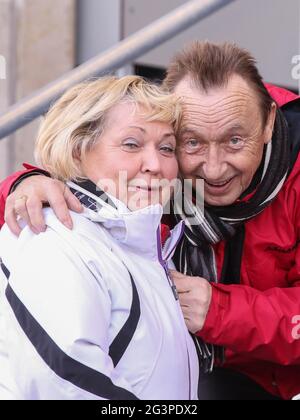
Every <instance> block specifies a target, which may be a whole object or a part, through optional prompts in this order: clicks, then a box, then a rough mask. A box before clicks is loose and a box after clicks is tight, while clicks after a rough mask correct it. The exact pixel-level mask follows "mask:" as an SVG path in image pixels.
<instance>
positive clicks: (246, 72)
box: [164, 41, 274, 124]
mask: <svg viewBox="0 0 300 420" xmlns="http://www.w3.org/2000/svg"><path fill="white" fill-rule="evenodd" d="M235 74H237V75H239V76H241V77H242V78H243V79H244V80H245V81H246V82H248V83H249V85H250V86H252V87H253V88H254V90H255V91H256V93H257V95H258V98H259V102H260V106H261V111H262V117H263V123H264V124H265V123H266V122H267V119H268V116H269V113H270V111H271V106H272V103H273V102H274V100H273V99H272V97H271V96H270V95H269V93H268V91H267V89H266V87H265V85H264V83H263V80H262V77H261V75H260V73H259V71H258V69H257V63H256V60H255V59H254V57H253V56H252V55H251V54H250V53H249V52H248V51H247V50H245V49H243V48H240V47H239V46H238V45H236V44H233V43H223V44H214V43H211V42H208V41H205V42H200V41H195V42H192V43H191V44H189V45H188V46H187V47H185V48H184V49H183V50H182V51H180V52H179V53H178V54H176V55H175V57H174V58H173V60H172V61H171V63H170V65H169V67H168V70H167V76H166V78H165V80H164V86H165V87H166V88H167V89H169V90H171V91H173V90H174V88H175V87H176V86H177V85H178V83H179V82H180V81H181V80H182V79H184V78H185V77H190V78H191V80H192V82H193V83H194V84H195V86H196V87H199V88H200V89H202V90H204V91H205V92H207V91H208V90H209V89H211V88H214V87H222V86H226V84H227V83H228V81H229V79H230V77H231V76H233V75H235Z"/></svg>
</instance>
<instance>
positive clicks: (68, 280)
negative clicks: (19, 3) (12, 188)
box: [0, 76, 199, 400]
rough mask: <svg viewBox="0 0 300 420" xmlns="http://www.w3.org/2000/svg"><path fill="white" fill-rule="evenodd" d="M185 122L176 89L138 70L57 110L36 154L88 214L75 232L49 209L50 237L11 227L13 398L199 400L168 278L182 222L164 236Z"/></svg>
mask: <svg viewBox="0 0 300 420" xmlns="http://www.w3.org/2000/svg"><path fill="white" fill-rule="evenodd" d="M179 117H180V108H179V105H178V104H177V101H176V100H175V98H174V97H173V96H172V95H169V94H165V93H163V91H161V90H160V89H159V88H157V87H156V86H152V85H150V84H148V83H146V82H145V81H144V80H142V79H141V78H138V77H133V76H132V77H125V78H121V79H117V78H114V77H108V78H104V79H100V80H97V81H94V82H91V83H86V84H81V85H79V86H76V87H74V88H73V89H71V90H70V91H68V92H67V93H66V94H65V95H64V96H63V97H62V98H61V99H60V100H59V101H58V102H57V103H56V104H55V105H54V106H53V107H52V109H51V110H50V111H49V113H48V114H47V116H46V118H45V120H44V122H43V124H42V126H41V129H40V133H39V136H38V140H37V145H36V155H37V158H38V160H39V162H40V164H41V165H42V167H43V168H44V169H45V170H46V171H48V172H49V173H50V174H51V175H52V177H54V178H56V179H59V180H63V181H64V182H67V183H68V186H69V188H70V189H71V190H72V192H73V193H74V194H75V196H76V197H77V198H78V200H80V202H81V203H82V205H83V207H84V211H83V212H82V213H81V214H76V213H73V214H72V220H73V224H74V229H73V230H72V231H70V230H69V229H67V228H66V227H65V226H64V225H63V224H62V223H60V222H59V221H58V219H57V218H56V217H55V215H54V214H53V211H52V210H51V209H45V210H44V217H45V220H46V225H47V227H46V229H45V231H44V232H43V233H41V234H40V235H34V234H33V233H32V232H31V231H30V229H29V227H25V229H24V230H23V231H22V234H21V235H20V237H19V238H17V237H15V236H14V235H12V234H11V233H10V231H9V229H8V228H7V227H6V226H4V227H3V229H2V230H1V233H0V256H1V268H2V280H1V281H2V284H3V283H6V284H5V285H4V284H3V286H2V289H3V290H4V288H5V289H6V290H5V299H4V296H3V292H2V301H1V305H2V306H1V310H2V311H4V308H5V311H4V315H3V317H4V319H2V332H3V331H4V343H5V350H6V352H7V359H5V357H4V355H3V353H2V357H1V359H0V360H1V371H2V373H1V375H2V376H3V372H6V373H7V375H9V374H8V372H9V371H10V372H11V373H12V378H11V377H9V378H7V381H6V380H4V381H3V380H2V390H3V394H2V395H1V396H0V398H1V399H4V398H5V396H7V395H9V393H10V397H12V398H20V399H34V400H40V399H86V400H88V399H95V400H97V399H117V400H118V399H119V400H121V399H122V400H123V399H157V400H162V399H179V400H185V399H196V398H197V387H198V373H199V369H198V358H197V354H196V348H195V345H194V342H193V340H192V338H191V336H190V334H189V332H188V330H187V328H186V326H185V323H184V318H183V315H182V311H181V308H180V304H179V300H178V297H177V295H176V293H175V289H174V286H173V284H172V281H171V279H170V277H169V273H168V262H169V261H170V259H171V257H172V255H173V253H174V250H175V248H176V244H177V243H178V241H179V240H180V237H181V234H182V229H183V224H182V223H180V224H179V225H178V226H177V227H176V228H175V229H174V230H173V232H172V233H171V235H170V237H169V238H168V239H167V241H166V243H165V244H164V247H163V248H162V243H161V227H160V223H161V216H162V206H163V205H164V204H166V202H167V200H168V199H169V198H170V197H169V195H170V191H169V188H168V182H161V181H162V180H164V181H166V180H167V181H173V180H174V179H175V180H176V178H177V172H178V164H177V160H176V154H175V149H176V139H175V131H174V130H175V129H176V127H177V122H176V121H178V120H179V119H180V118H179ZM104 190H105V191H106V193H105V192H104ZM8 280H9V282H8ZM7 365H8V367H9V370H8V369H7V370H4V369H6V368H7ZM11 379H12V380H11ZM12 383H14V386H12ZM8 384H10V385H8Z"/></svg>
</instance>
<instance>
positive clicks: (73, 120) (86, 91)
mask: <svg viewBox="0 0 300 420" xmlns="http://www.w3.org/2000/svg"><path fill="white" fill-rule="evenodd" d="M122 102H130V103H133V104H134V105H137V106H141V110H139V111H141V112H142V113H143V116H144V117H145V119H146V120H147V121H160V122H166V123H168V124H171V125H172V126H173V127H174V130H175V134H176V132H177V130H178V127H179V122H180V119H181V108H180V104H179V103H178V100H177V99H176V98H175V96H174V95H172V94H169V93H167V92H166V91H164V90H162V88H160V87H158V86H156V85H154V84H150V83H149V82H147V81H145V80H144V79H143V78H141V77H138V76H125V77H122V78H117V77H114V76H109V77H103V78H100V79H97V80H95V81H90V82H86V83H81V84H79V85H77V86H75V87H73V88H71V89H70V90H68V91H67V92H66V93H65V94H64V95H63V96H62V97H61V98H60V99H59V100H58V101H57V102H56V103H55V104H54V105H53V106H52V108H51V109H50V110H49V112H48V113H47V115H46V117H45V119H44V121H43V122H42V124H41V127H40V130H39V134H38V138H37V141H36V148H35V156H36V160H37V161H38V163H39V164H40V165H41V166H42V167H43V168H44V169H46V170H47V171H48V172H49V173H50V174H51V175H52V176H53V177H55V178H58V179H61V180H64V181H67V180H71V179H79V178H84V174H82V173H81V169H80V165H79V164H78V159H76V157H77V158H78V157H81V156H84V154H85V153H86V152H87V151H90V150H91V149H92V147H93V146H94V145H95V143H96V142H97V140H98V139H99V136H100V135H101V133H102V131H103V129H104V125H105V121H106V116H107V114H108V112H109V111H110V109H111V108H112V107H114V106H115V105H117V104H120V103H122Z"/></svg>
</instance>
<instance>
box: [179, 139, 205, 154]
mask: <svg viewBox="0 0 300 420" xmlns="http://www.w3.org/2000/svg"><path fill="white" fill-rule="evenodd" d="M203 146H204V144H203V143H201V142H200V141H199V140H197V139H188V140H185V141H184V142H183V148H184V149H185V151H186V152H187V153H194V152H198V151H200V150H202V149H203Z"/></svg>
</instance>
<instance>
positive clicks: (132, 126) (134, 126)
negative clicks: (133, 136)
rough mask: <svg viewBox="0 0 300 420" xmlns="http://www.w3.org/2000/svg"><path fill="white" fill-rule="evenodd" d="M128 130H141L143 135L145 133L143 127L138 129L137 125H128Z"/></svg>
mask: <svg viewBox="0 0 300 420" xmlns="http://www.w3.org/2000/svg"><path fill="white" fill-rule="evenodd" d="M129 128H137V129H138V130H141V131H142V132H143V133H146V130H145V129H144V128H143V127H140V126H138V125H130V126H129Z"/></svg>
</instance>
